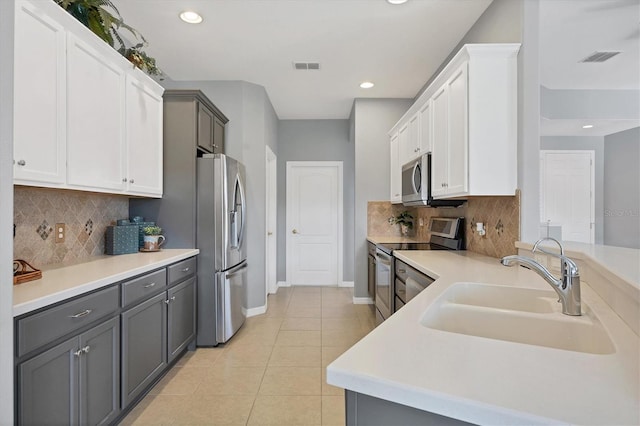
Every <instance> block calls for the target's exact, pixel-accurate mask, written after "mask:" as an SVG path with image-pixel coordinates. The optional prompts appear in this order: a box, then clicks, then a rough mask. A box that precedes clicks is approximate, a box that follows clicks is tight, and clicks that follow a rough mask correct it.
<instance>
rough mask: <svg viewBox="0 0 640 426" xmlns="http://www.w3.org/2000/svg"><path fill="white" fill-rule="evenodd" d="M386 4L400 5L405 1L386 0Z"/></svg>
mask: <svg viewBox="0 0 640 426" xmlns="http://www.w3.org/2000/svg"><path fill="white" fill-rule="evenodd" d="M387 2H388V3H390V4H402V3H406V2H407V0H387Z"/></svg>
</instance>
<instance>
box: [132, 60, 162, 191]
mask: <svg viewBox="0 0 640 426" xmlns="http://www.w3.org/2000/svg"><path fill="white" fill-rule="evenodd" d="M133 71H136V74H137V73H140V74H142V72H141V71H138V70H132V71H131V72H130V73H129V75H127V88H126V98H127V119H126V122H127V133H126V140H127V149H128V155H127V159H128V163H127V174H126V175H127V178H128V182H127V183H128V187H129V192H131V193H136V194H143V195H145V194H147V195H148V194H155V195H162V90H161V89H160V90H159V89H158V87H157V85H150V84H147V82H146V79H144V78H136V76H134V75H133ZM141 77H144V76H142V75H141Z"/></svg>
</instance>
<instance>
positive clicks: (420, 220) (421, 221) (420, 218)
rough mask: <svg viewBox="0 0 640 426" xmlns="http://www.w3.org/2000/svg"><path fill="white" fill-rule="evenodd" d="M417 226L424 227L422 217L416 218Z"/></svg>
mask: <svg viewBox="0 0 640 426" xmlns="http://www.w3.org/2000/svg"><path fill="white" fill-rule="evenodd" d="M418 225H420V226H424V218H423V217H419V218H418Z"/></svg>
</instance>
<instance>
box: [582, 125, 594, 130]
mask: <svg viewBox="0 0 640 426" xmlns="http://www.w3.org/2000/svg"><path fill="white" fill-rule="evenodd" d="M592 127H593V124H585V125H584V126H582V128H583V129H590V128H592Z"/></svg>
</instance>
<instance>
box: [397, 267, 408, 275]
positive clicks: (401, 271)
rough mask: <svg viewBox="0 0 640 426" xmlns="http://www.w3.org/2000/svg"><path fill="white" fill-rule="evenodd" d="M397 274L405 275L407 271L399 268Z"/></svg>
mask: <svg viewBox="0 0 640 426" xmlns="http://www.w3.org/2000/svg"><path fill="white" fill-rule="evenodd" d="M398 272H400V273H402V274H406V273H407V270H406V269H402V268H401V269H398Z"/></svg>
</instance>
